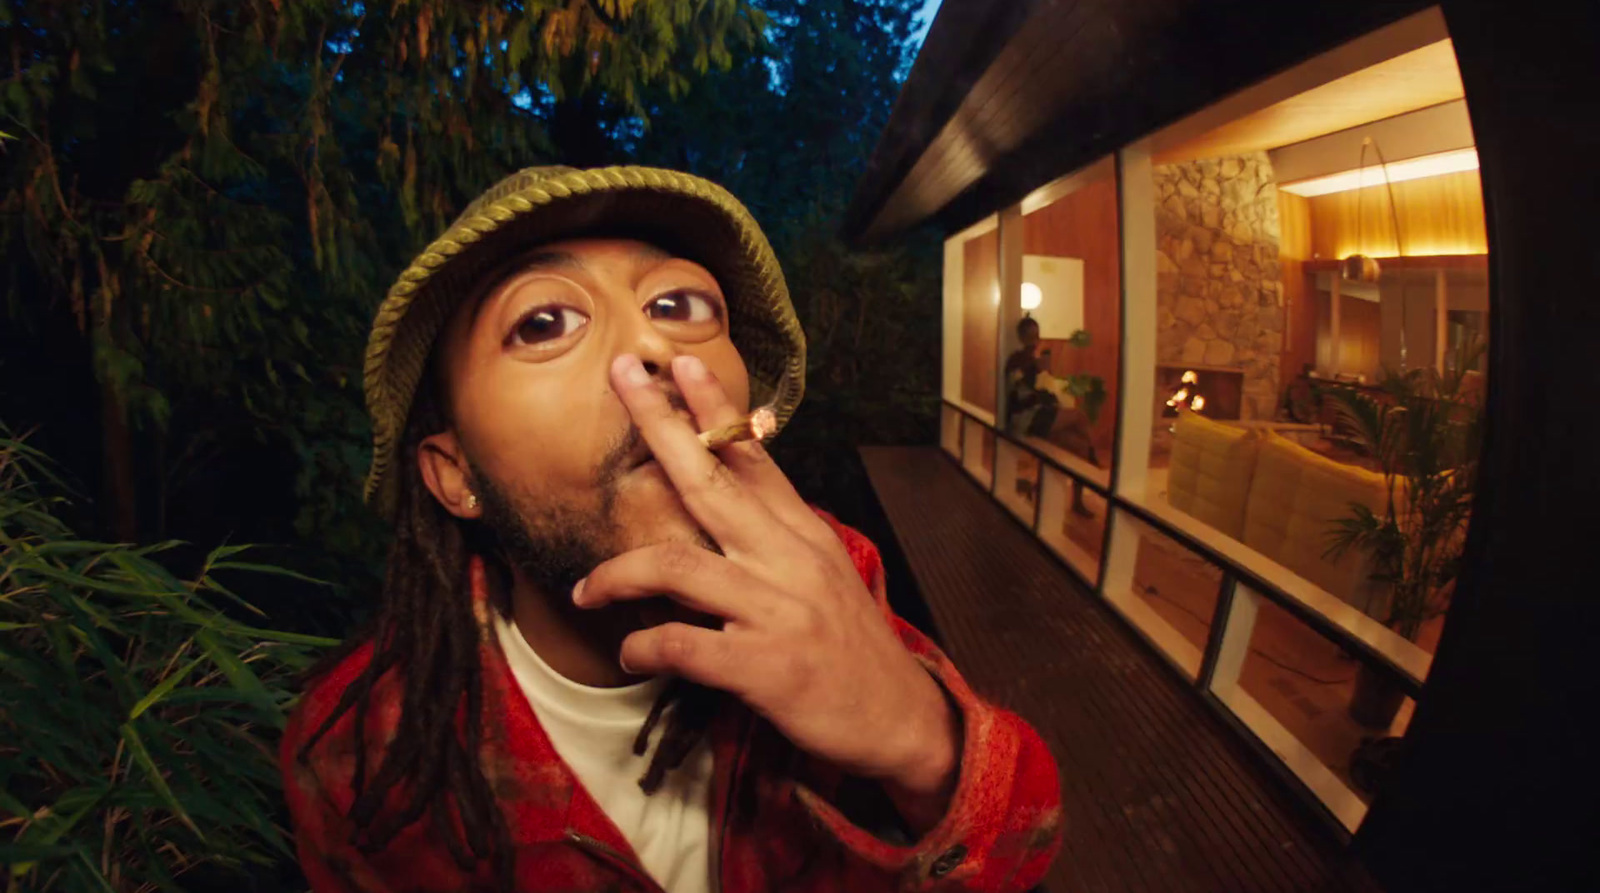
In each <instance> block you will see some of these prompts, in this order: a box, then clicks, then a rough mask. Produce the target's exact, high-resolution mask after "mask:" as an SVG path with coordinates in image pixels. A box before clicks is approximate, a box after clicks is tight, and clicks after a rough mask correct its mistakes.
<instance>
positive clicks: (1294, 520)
mask: <svg viewBox="0 0 1600 893" xmlns="http://www.w3.org/2000/svg"><path fill="white" fill-rule="evenodd" d="M1387 500H1388V490H1387V488H1386V487H1385V485H1384V480H1383V475H1381V474H1379V473H1377V472H1375V471H1368V470H1366V469H1364V468H1359V467H1357V466H1354V465H1346V464H1344V463H1343V462H1335V461H1334V460H1332V459H1329V458H1327V457H1326V456H1320V455H1318V454H1316V453H1314V452H1312V451H1311V450H1308V449H1306V448H1305V447H1303V446H1300V445H1299V444H1297V443H1294V442H1292V441H1290V440H1287V439H1285V438H1283V437H1279V436H1278V435H1276V434H1273V433H1271V432H1266V437H1265V438H1263V440H1262V444H1261V449H1260V456H1259V457H1258V458H1257V460H1256V469H1255V477H1254V479H1253V480H1252V482H1251V484H1250V498H1249V501H1248V503H1247V505H1246V508H1245V517H1244V536H1243V537H1242V539H1243V540H1244V543H1245V545H1247V546H1249V547H1250V548H1252V549H1255V550H1256V551H1257V552H1260V553H1261V554H1263V555H1265V556H1267V557H1268V558H1271V559H1272V560H1273V561H1276V562H1277V563H1279V564H1281V565H1283V566H1284V567H1287V568H1288V569H1289V570H1292V571H1294V572H1295V573H1297V574H1299V575H1300V576H1302V577H1305V578H1306V579H1307V580H1310V581H1311V582H1313V583H1315V584H1317V585H1318V586H1320V587H1322V588H1323V589H1326V590H1327V591H1329V592H1331V593H1333V594H1334V595H1336V596H1338V597H1339V598H1341V599H1343V600H1344V601H1346V602H1348V603H1349V604H1351V605H1354V606H1356V607H1358V608H1361V609H1363V610H1368V611H1369V613H1371V611H1370V610H1369V609H1372V608H1375V607H1376V606H1375V605H1369V604H1367V602H1368V593H1369V591H1370V589H1371V587H1370V586H1369V584H1368V580H1367V576H1368V568H1367V562H1366V558H1365V556H1364V555H1363V554H1361V553H1359V552H1356V551H1351V552H1347V553H1345V554H1344V555H1343V556H1341V557H1340V559H1339V560H1338V561H1337V562H1335V561H1329V560H1328V559H1326V558H1324V557H1323V555H1324V554H1325V553H1326V552H1327V551H1328V546H1329V545H1330V542H1331V536H1332V534H1333V529H1334V523H1335V522H1336V521H1338V520H1339V519H1341V518H1347V517H1349V516H1350V504H1351V503H1353V502H1359V503H1361V504H1363V505H1365V506H1367V507H1368V508H1371V509H1372V510H1374V511H1378V512H1381V511H1383V509H1384V506H1385V503H1386V502H1387Z"/></svg>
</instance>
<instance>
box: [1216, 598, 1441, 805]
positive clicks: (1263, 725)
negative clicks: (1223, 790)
mask: <svg viewBox="0 0 1600 893" xmlns="http://www.w3.org/2000/svg"><path fill="white" fill-rule="evenodd" d="M1211 687H1212V690H1213V691H1214V692H1216V693H1217V695H1218V697H1219V699H1221V700H1222V701H1223V703H1224V704H1226V705H1228V707H1229V708H1230V709H1232V710H1233V711H1234V712H1235V713H1236V714H1237V715H1238V716H1239V718H1240V719H1241V720H1242V721H1244V722H1245V724H1246V725H1248V726H1249V727H1250V728H1251V730H1252V731H1254V732H1255V733H1256V734H1257V735H1258V736H1260V737H1261V739H1262V740H1263V742H1265V743H1266V744H1267V745H1268V746H1269V747H1271V748H1272V750H1273V751H1274V752H1275V753H1277V754H1278V755H1279V756H1280V757H1282V758H1283V759H1284V761H1285V763H1286V764H1288V766H1289V768H1290V769H1292V770H1293V771H1294V772H1295V773H1296V774H1297V775H1298V776H1300V778H1301V780H1302V781H1304V782H1306V784H1307V785H1308V786H1309V787H1310V788H1311V789H1312V790H1313V792H1315V793H1316V794H1317V795H1318V796H1319V797H1320V798H1321V799H1322V800H1323V802H1324V803H1326V804H1327V805H1328V806H1329V808H1330V809H1332V810H1333V811H1334V813H1335V814H1336V815H1339V817H1340V818H1341V820H1343V821H1345V823H1346V824H1347V825H1348V826H1350V827H1352V828H1353V827H1354V826H1355V825H1356V824H1359V822H1360V820H1361V818H1362V817H1363V816H1364V815H1365V812H1366V810H1365V804H1367V803H1370V802H1371V801H1372V797H1373V795H1374V794H1375V793H1376V792H1377V790H1378V788H1379V787H1380V786H1381V784H1382V780H1383V771H1384V768H1385V766H1386V760H1388V759H1389V758H1391V757H1392V756H1393V747H1394V743H1395V742H1394V741H1391V740H1386V739H1398V738H1400V737H1401V736H1403V735H1404V734H1405V729H1406V727H1407V726H1408V725H1409V723H1410V719H1411V713H1412V710H1413V709H1414V707H1415V704H1414V703H1413V702H1412V701H1411V699H1410V698H1408V697H1406V696H1405V695H1403V694H1402V693H1401V692H1400V691H1399V690H1398V689H1395V688H1394V687H1392V685H1390V684H1389V683H1387V682H1386V681H1385V679H1384V677H1383V676H1382V674H1380V673H1376V672H1372V671H1368V670H1365V669H1363V665H1362V662H1361V661H1360V660H1358V659H1357V658H1356V657H1355V656H1354V655H1353V654H1350V653H1349V652H1347V651H1345V650H1344V649H1342V648H1340V647H1339V646H1338V645H1337V644H1335V643H1334V642H1332V641H1330V640H1328V639H1327V638H1324V637H1323V636H1322V635H1320V634H1319V633H1317V632H1316V631H1315V630H1313V629H1312V628H1311V627H1310V626H1307V625H1306V624H1305V623H1303V622H1301V621H1300V620H1298V619H1296V618H1295V617H1294V615H1292V614H1290V613H1289V612H1288V611H1286V610H1284V609H1283V608H1281V607H1279V606H1278V605H1276V604H1274V603H1273V602H1272V601H1271V600H1270V599H1268V598H1265V597H1263V596H1261V595H1260V594H1259V593H1256V592H1254V591H1252V590H1251V589H1250V588H1249V587H1246V586H1244V585H1242V584H1241V585H1239V586H1238V587H1237V589H1236V590H1235V593H1234V599H1233V607H1232V609H1231V610H1230V612H1229V623H1228V635H1227V636H1226V637H1225V638H1224V641H1223V644H1222V647H1221V649H1220V650H1219V654H1218V659H1217V667H1216V670H1215V672H1214V675H1213V678H1212V683H1211ZM1241 695H1243V697H1241Z"/></svg>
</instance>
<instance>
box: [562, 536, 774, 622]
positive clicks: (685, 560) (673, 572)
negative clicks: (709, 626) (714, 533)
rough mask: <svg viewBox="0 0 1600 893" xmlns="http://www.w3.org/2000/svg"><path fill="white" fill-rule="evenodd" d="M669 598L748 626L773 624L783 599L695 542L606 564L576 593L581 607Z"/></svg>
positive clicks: (631, 553)
mask: <svg viewBox="0 0 1600 893" xmlns="http://www.w3.org/2000/svg"><path fill="white" fill-rule="evenodd" d="M656 596H666V597H667V598H670V599H672V600H673V601H675V602H678V603H679V604H681V605H684V606H685V607H688V608H691V609H693V610H695V611H699V612H700V613H702V614H710V615H712V616H715V617H721V618H723V619H724V620H732V621H736V622H744V623H749V622H752V621H761V620H767V619H770V617H771V614H772V612H773V610H774V604H775V603H776V602H777V601H779V600H781V599H783V598H784V596H783V595H780V594H778V593H777V592H774V591H773V590H772V589H771V588H770V587H768V586H765V585H762V584H761V583H760V582H759V581H758V580H756V579H755V577H753V576H751V575H750V573H749V572H748V571H746V570H745V569H743V568H741V567H739V565H737V564H735V563H734V562H732V561H729V560H728V559H727V558H724V557H723V556H721V555H718V554H717V553H715V552H712V551H711V550H709V549H706V548H703V547H701V546H697V545H695V544H693V543H680V542H672V543H660V544H658V545H653V546H645V547H643V548H639V549H632V550H629V551H627V552H624V553H622V554H621V555H618V556H616V557H614V558H610V559H608V560H606V561H603V562H601V563H600V564H599V566H597V567H596V568H595V569H594V570H593V571H591V572H590V574H589V576H587V577H585V578H584V579H583V580H582V581H580V582H579V584H578V586H577V588H576V589H574V591H573V602H574V603H575V604H577V605H578V607H580V608H599V607H604V606H605V605H609V604H612V603H613V602H619V601H633V600H637V599H644V598H654V597H656Z"/></svg>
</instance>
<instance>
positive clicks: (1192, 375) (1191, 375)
mask: <svg viewBox="0 0 1600 893" xmlns="http://www.w3.org/2000/svg"><path fill="white" fill-rule="evenodd" d="M1199 381H1200V373H1198V372H1196V371H1194V370H1193V369H1190V370H1188V371H1186V372H1184V373H1183V383H1184V384H1197V383H1198V382H1199Z"/></svg>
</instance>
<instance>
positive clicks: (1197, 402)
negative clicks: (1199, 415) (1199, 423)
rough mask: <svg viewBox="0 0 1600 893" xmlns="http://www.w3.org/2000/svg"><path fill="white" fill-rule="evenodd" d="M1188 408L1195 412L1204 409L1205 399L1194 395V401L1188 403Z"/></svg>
mask: <svg viewBox="0 0 1600 893" xmlns="http://www.w3.org/2000/svg"><path fill="white" fill-rule="evenodd" d="M1189 408H1190V409H1192V410H1194V411H1195V412H1199V411H1200V410H1202V409H1205V408H1206V398H1204V397H1202V396H1200V395H1199V394H1195V395H1194V399H1193V400H1191V401H1190V402H1189Z"/></svg>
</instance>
